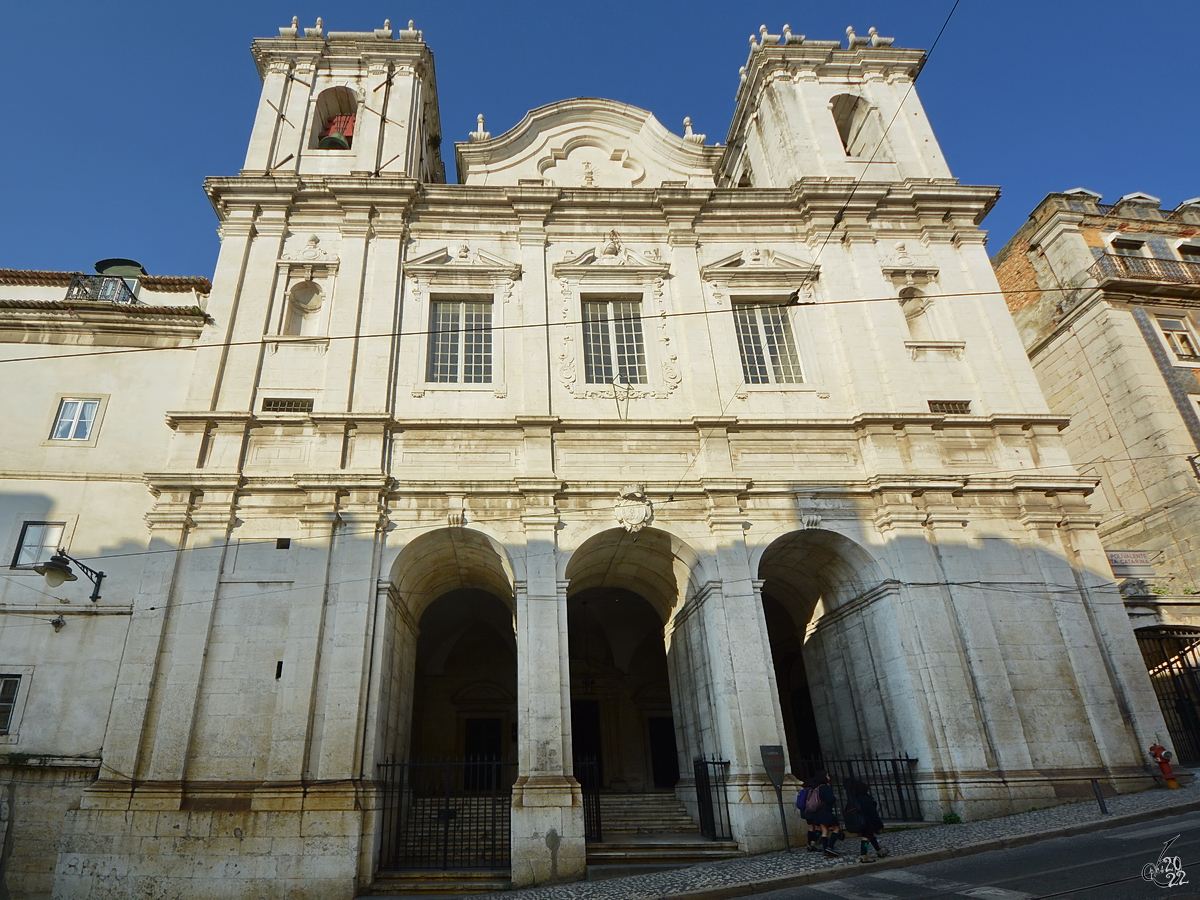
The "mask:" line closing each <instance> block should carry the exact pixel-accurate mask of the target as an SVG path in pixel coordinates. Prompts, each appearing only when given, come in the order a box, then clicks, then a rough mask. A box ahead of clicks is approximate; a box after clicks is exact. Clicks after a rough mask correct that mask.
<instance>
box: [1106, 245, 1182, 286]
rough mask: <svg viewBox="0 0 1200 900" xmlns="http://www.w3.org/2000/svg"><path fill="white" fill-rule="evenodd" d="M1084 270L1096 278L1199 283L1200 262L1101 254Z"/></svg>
mask: <svg viewBox="0 0 1200 900" xmlns="http://www.w3.org/2000/svg"><path fill="white" fill-rule="evenodd" d="M1088 273H1089V274H1090V275H1091V276H1092V277H1093V278H1095V279H1096V280H1097V281H1104V280H1105V279H1108V278H1115V279H1130V280H1133V281H1169V282H1172V283H1174V284H1200V263H1195V262H1187V261H1185V260H1178V259H1156V258H1152V257H1149V256H1122V255H1120V254H1116V253H1113V254H1105V255H1104V256H1101V257H1100V258H1099V259H1097V260H1096V262H1095V264H1094V265H1093V266H1092V267H1091V268H1090V269H1089V270H1088Z"/></svg>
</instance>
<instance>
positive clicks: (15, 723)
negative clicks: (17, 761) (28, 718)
mask: <svg viewBox="0 0 1200 900" xmlns="http://www.w3.org/2000/svg"><path fill="white" fill-rule="evenodd" d="M33 669H34V667H33V666H10V665H7V664H0V676H6V677H15V678H20V679H21V681H20V683H19V684H18V685H17V696H16V698H15V700H14V702H13V708H12V713H11V714H10V715H9V717H8V730H7V732H5V733H3V734H0V744H16V743H19V742H20V740H21V719H22V718H23V717H24V715H25V704H26V701H28V699H29V689H30V687H32V685H33Z"/></svg>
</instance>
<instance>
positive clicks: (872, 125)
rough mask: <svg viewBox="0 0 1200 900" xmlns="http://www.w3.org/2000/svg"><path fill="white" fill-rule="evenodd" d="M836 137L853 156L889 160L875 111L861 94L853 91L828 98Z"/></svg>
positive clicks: (848, 154) (885, 142)
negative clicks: (835, 127)
mask: <svg viewBox="0 0 1200 900" xmlns="http://www.w3.org/2000/svg"><path fill="white" fill-rule="evenodd" d="M829 109H830V111H831V112H832V113H833V121H834V124H836V125H837V130H838V137H840V138H841V139H842V147H844V148H845V150H846V155H847V156H850V157H854V158H856V159H874V160H890V159H891V158H892V157H891V153H890V152H889V150H888V146H887V141H886V139H885V135H884V132H883V128H882V127H881V126H880V124H879V114H878V112H877V111H876V110H875V108H874V107H872V106H871V104H870V103H868V102H867V101H866V99H865V98H863V97H860V96H858V95H857V94H838V95H837V96H836V97H834V98H833V99H832V100H830V101H829Z"/></svg>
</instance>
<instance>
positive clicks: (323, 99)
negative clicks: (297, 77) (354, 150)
mask: <svg viewBox="0 0 1200 900" xmlns="http://www.w3.org/2000/svg"><path fill="white" fill-rule="evenodd" d="M357 115H358V98H357V97H356V96H355V93H354V91H352V90H351V89H350V88H348V87H346V86H345V85H336V86H335V87H331V88H326V89H325V90H323V91H321V93H320V95H319V96H318V97H317V105H316V110H315V111H314V115H313V126H314V127H313V135H312V140H311V142H310V144H309V146H310V148H311V149H314V150H349V149H350V148H351V147H352V146H354V122H355V119H356V117H357Z"/></svg>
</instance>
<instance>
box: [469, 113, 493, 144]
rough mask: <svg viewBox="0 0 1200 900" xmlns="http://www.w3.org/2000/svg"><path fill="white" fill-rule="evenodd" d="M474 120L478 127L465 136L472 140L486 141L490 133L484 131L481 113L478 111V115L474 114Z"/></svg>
mask: <svg viewBox="0 0 1200 900" xmlns="http://www.w3.org/2000/svg"><path fill="white" fill-rule="evenodd" d="M475 121H476V123H477V125H478V127H477V128H476V129H475V130H474V131H472V132H471V133H470V134H469V135H467V137H469V138H470V139H471V140H472V141H486V140H487V139H488V138H490V137H491V136H492V135H491V132H489V131H484V128H483V113H480V114H479V115H478V116H476V117H475Z"/></svg>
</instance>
